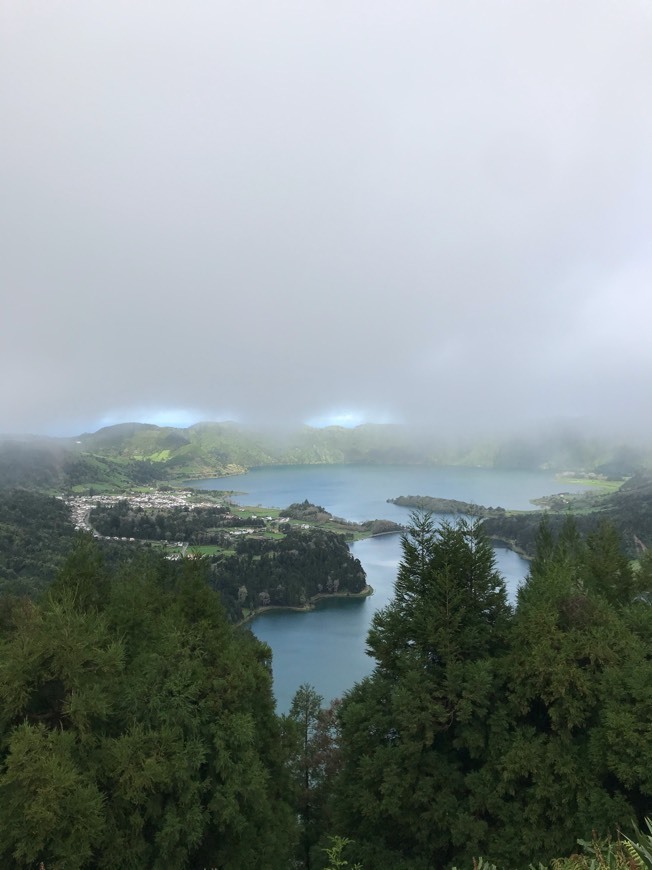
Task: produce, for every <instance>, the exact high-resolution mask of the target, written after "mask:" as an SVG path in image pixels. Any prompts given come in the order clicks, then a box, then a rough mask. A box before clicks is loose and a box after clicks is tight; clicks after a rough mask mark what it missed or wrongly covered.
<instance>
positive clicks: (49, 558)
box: [0, 489, 74, 595]
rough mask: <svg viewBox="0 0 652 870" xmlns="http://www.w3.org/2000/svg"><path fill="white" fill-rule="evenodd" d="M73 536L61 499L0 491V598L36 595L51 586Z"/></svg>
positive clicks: (20, 491) (31, 493) (67, 512)
mask: <svg viewBox="0 0 652 870" xmlns="http://www.w3.org/2000/svg"><path fill="white" fill-rule="evenodd" d="M73 534H74V528H73V526H72V523H71V521H70V513H69V511H68V508H67V507H66V505H65V504H64V503H63V501H62V500H61V499H58V498H54V497H52V496H47V495H42V494H39V493H34V492H28V491H26V490H21V489H16V490H0V595H2V594H9V593H13V594H36V593H37V592H39V591H40V590H42V589H43V588H44V587H45V586H47V585H48V584H49V583H51V582H52V580H53V579H54V577H55V575H56V572H57V570H58V569H59V568H60V567H61V565H62V564H63V561H64V558H65V556H66V555H67V553H68V551H69V549H70V546H71V544H72V539H73Z"/></svg>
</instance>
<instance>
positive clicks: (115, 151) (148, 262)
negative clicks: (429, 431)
mask: <svg viewBox="0 0 652 870" xmlns="http://www.w3.org/2000/svg"><path fill="white" fill-rule="evenodd" d="M0 123H1V129H0V293H1V294H2V296H1V299H2V309H1V310H2V316H1V317H0V355H1V360H0V364H1V366H2V381H1V384H2V393H1V397H0V401H1V405H0V415H1V416H0V431H5V432H6V431H31V432H50V433H53V432H56V433H61V434H62V433H68V434H74V433H76V432H80V431H82V430H87V429H91V428H97V427H98V426H99V425H102V424H103V423H107V422H116V421H118V420H133V419H140V420H153V421H157V422H165V421H173V422H178V423H184V424H188V423H192V422H194V421H195V420H197V419H229V418H230V419H238V420H241V421H271V422H277V423H278V422H282V423H287V424H294V423H298V422H301V421H306V420H312V421H317V420H321V421H326V420H335V419H341V420H344V419H348V420H349V421H351V422H356V421H358V420H376V421H385V420H394V421H405V422H415V423H424V422H427V423H429V424H432V425H435V426H437V427H440V428H445V429H447V430H448V431H450V430H453V429H455V428H456V427H467V428H468V427H469V426H470V427H471V428H477V430H478V431H481V430H483V429H485V428H487V427H492V426H495V425H496V424H498V423H500V424H504V425H507V426H511V425H519V426H520V425H521V424H523V423H530V422H532V421H539V420H541V421H543V420H547V419H552V418H554V419H557V418H568V417H572V418H579V419H594V418H602V419H603V420H605V421H607V422H609V423H611V422H613V421H614V420H619V421H621V422H622V425H623V426H624V427H632V431H633V430H634V429H636V428H640V427H642V426H645V425H649V424H650V423H652V328H651V316H650V315H651V314H652V2H650V0H609V2H607V0H585V2H584V0H475V2H473V0H413V2H410V0H401V2H396V0H393V2H383V0H346V2H343V0H311V2H309V3H306V2H300V0H295V2H290V0H267V2H262V0H258V2H247V0H239V2H222V0H213V2H207V0H183V2H181V0H151V2H144V0H110V2H108V0H0Z"/></svg>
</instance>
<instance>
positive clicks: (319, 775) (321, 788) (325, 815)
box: [288, 683, 340, 868]
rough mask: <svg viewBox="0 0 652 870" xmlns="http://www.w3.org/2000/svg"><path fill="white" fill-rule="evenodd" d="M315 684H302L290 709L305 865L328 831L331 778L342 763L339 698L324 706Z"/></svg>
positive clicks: (302, 852) (301, 849)
mask: <svg viewBox="0 0 652 870" xmlns="http://www.w3.org/2000/svg"><path fill="white" fill-rule="evenodd" d="M322 703H323V698H322V696H321V695H319V694H317V692H316V691H315V689H314V687H313V686H310V685H309V684H307V683H304V684H303V685H301V686H300V687H299V689H298V690H297V692H296V694H295V695H294V698H293V699H292V705H291V707H290V713H289V717H288V718H289V724H290V726H291V732H292V740H293V745H294V752H293V755H292V761H291V768H292V774H293V780H294V783H295V787H296V796H297V797H296V806H297V811H298V813H299V816H300V818H301V836H300V841H301V842H300V854H301V861H302V863H303V866H304V867H307V868H309V867H311V866H313V860H312V854H311V853H312V852H313V851H314V849H315V846H316V844H318V843H319V842H320V840H321V839H322V837H323V835H324V834H325V833H326V832H327V831H328V828H329V824H330V820H331V819H330V815H331V814H330V797H331V791H332V782H333V779H334V776H335V774H336V772H337V770H338V764H339V729H338V725H337V709H338V706H339V703H340V702H339V701H337V700H336V701H334V702H333V703H332V704H331V705H330V707H327V708H323V707H322Z"/></svg>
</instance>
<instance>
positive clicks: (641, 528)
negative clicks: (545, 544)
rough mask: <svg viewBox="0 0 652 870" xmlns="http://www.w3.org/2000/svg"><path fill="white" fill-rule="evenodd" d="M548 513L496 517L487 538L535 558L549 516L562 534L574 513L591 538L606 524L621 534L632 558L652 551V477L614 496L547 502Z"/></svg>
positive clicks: (489, 522) (639, 476) (487, 526)
mask: <svg viewBox="0 0 652 870" xmlns="http://www.w3.org/2000/svg"><path fill="white" fill-rule="evenodd" d="M547 501H548V502H549V503H550V504H551V507H550V508H549V509H548V510H546V511H530V512H525V513H520V514H511V515H509V514H504V515H493V516H490V517H487V519H485V520H484V530H485V532H486V534H488V535H490V536H491V537H493V538H497V539H500V540H503V541H505V542H507V543H509V544H510V545H515V546H516V547H517V548H518V549H520V550H522V551H523V552H524V553H525V554H527V555H529V556H533V555H534V551H535V547H536V539H537V532H538V529H539V526H540V524H541V520H542V519H543V517H544V516H545V517H546V519H547V522H548V524H549V526H550V528H551V530H552V531H553V532H555V533H557V532H559V531H560V530H561V528H562V526H563V524H564V522H565V520H566V518H567V516H568V514H569V513H572V514H573V515H574V518H575V522H576V524H577V528H578V530H579V531H580V532H581V533H582V534H583V535H587V534H589V533H591V532H593V531H595V529H596V528H597V527H598V526H599V525H600V524H601V523H603V522H604V521H608V522H609V524H610V525H611V526H613V528H614V529H615V530H616V531H617V533H618V536H619V538H620V540H621V542H622V545H623V547H624V549H625V552H626V553H627V555H628V556H630V558H636V557H637V556H639V555H640V553H641V552H642V550H644V549H645V548H652V475H651V474H649V473H641V474H637V475H635V476H634V477H632V478H631V479H630V480H628V481H626V482H625V483H624V484H623V485H622V487H621V488H620V489H619V490H618V491H617V492H614V493H609V494H606V495H596V494H591V493H588V494H584V495H582V496H577V497H575V498H571V497H565V498H564V499H558V500H550V499H549V500H547Z"/></svg>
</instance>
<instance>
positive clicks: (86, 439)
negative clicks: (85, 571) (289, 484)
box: [0, 422, 652, 489]
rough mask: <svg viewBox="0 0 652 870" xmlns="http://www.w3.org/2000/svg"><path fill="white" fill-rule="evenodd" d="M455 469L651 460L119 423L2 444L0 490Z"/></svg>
mask: <svg viewBox="0 0 652 870" xmlns="http://www.w3.org/2000/svg"><path fill="white" fill-rule="evenodd" d="M338 463H359V464H370V465H394V464H396V465H442V466H445V465H461V466H476V467H485V468H503V469H524V470H529V469H545V470H552V471H556V472H560V473H563V472H566V473H569V472H573V473H576V474H580V473H581V474H593V475H599V476H604V477H610V478H623V477H627V476H631V475H632V474H634V473H636V472H638V471H640V470H643V469H646V468H650V467H652V453H651V452H650V451H649V450H646V449H643V448H641V447H637V446H631V445H624V444H619V443H615V442H611V443H610V442H609V441H608V440H607V439H606V438H597V437H591V436H587V435H582V434H580V433H578V432H576V431H571V430H568V429H567V430H561V429H560V430H557V431H550V432H548V433H546V434H537V435H531V436H525V435H522V436H519V437H508V438H504V439H494V440H477V441H474V440H473V439H472V438H471V436H469V437H467V438H465V439H457V440H456V441H451V440H447V439H445V438H443V437H441V436H438V435H437V434H436V433H432V432H424V431H421V432H420V431H417V430H413V429H409V428H408V427H405V426H400V425H396V424H384V425H383V424H364V425H361V426H357V427H355V428H344V427H340V426H329V427H325V428H314V427H310V426H303V427H301V428H299V429H296V430H294V431H286V432H280V431H279V430H276V431H269V430H268V431H264V430H262V429H260V428H253V427H246V426H242V425H240V424H236V423H231V422H219V423H218V422H204V423H197V424H195V425H193V426H190V427H187V428H174V427H168V426H156V425H154V424H149V423H120V424H117V425H114V426H107V427H104V428H102V429H99V430H98V431H97V432H86V433H83V434H81V435H79V436H77V437H74V438H46V437H38V438H36V437H33V436H24V437H18V436H13V437H10V436H4V437H2V438H0V485H2V486H22V487H28V488H40V489H61V488H64V489H73V488H75V487H80V486H91V485H97V486H108V487H113V488H121V487H126V486H132V485H151V484H155V483H163V482H166V481H167V482H172V481H180V480H187V479H193V478H195V479H196V478H202V477H220V476H228V475H232V474H237V473H240V472H243V471H245V470H246V469H248V468H252V467H256V466H266V465H310V464H338Z"/></svg>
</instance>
